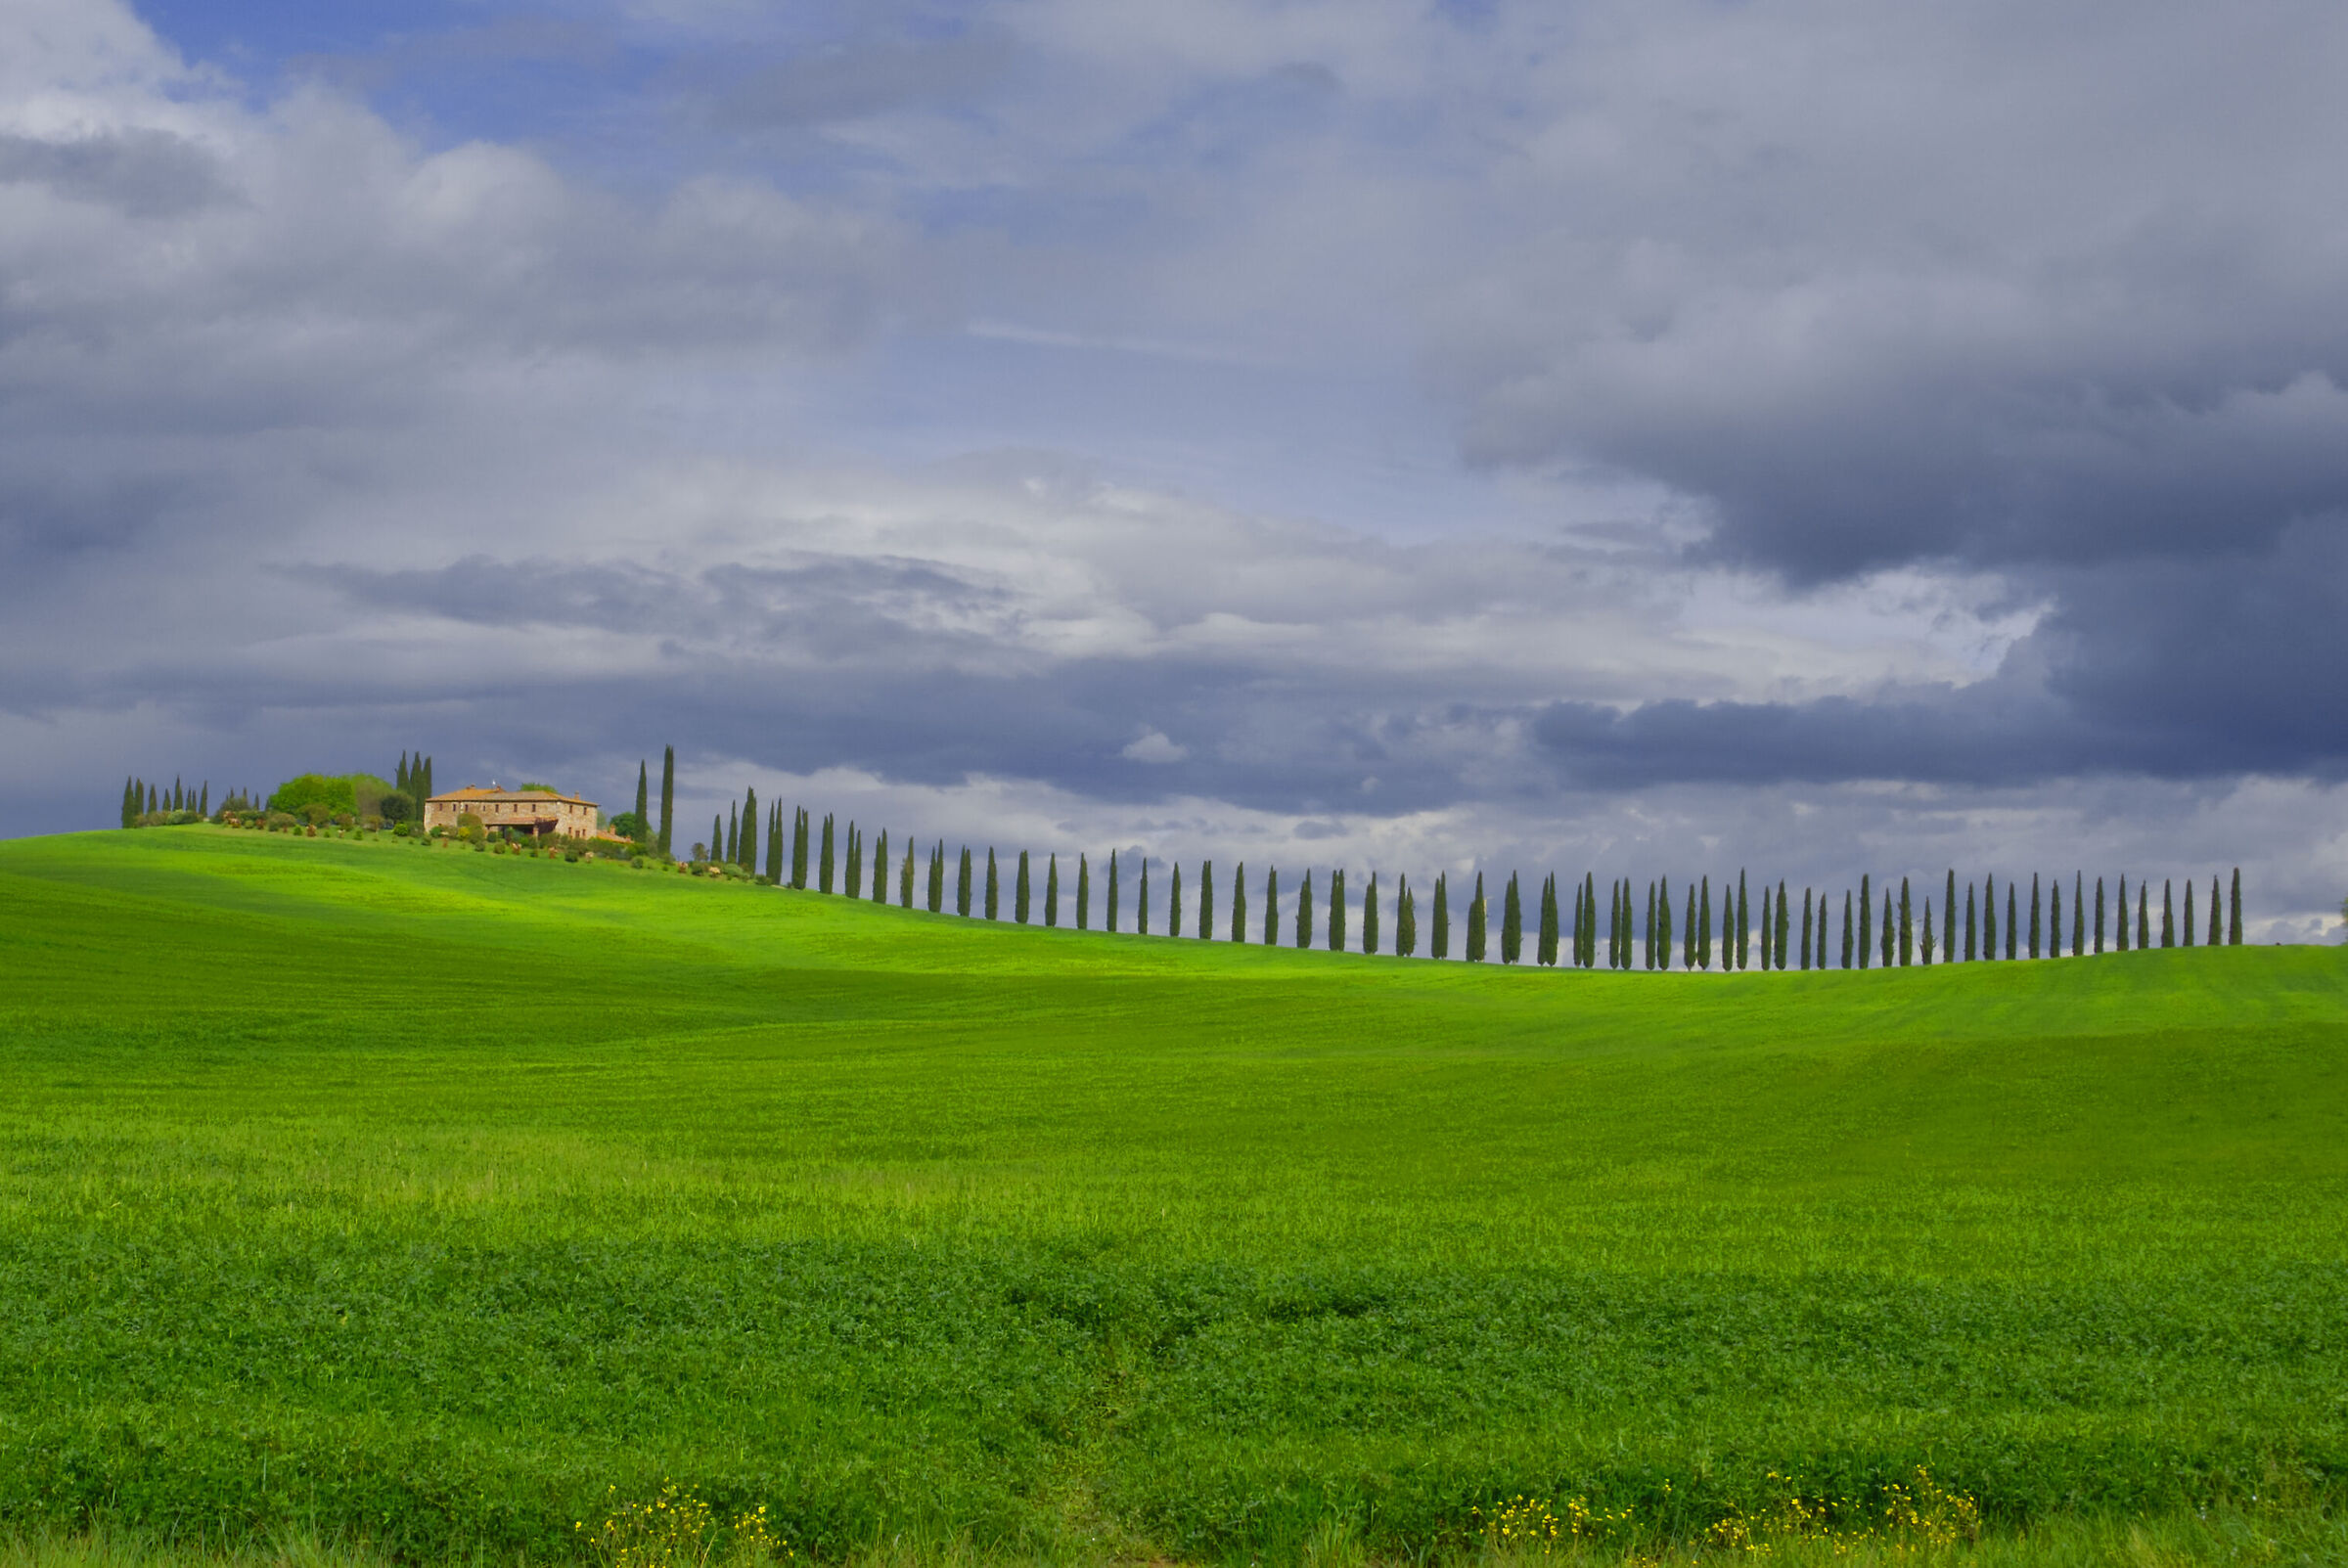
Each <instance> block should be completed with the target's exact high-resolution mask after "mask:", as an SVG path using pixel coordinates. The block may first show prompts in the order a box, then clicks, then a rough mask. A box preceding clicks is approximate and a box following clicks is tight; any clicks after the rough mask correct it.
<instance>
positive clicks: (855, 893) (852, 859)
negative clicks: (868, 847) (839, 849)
mask: <svg viewBox="0 0 2348 1568" xmlns="http://www.w3.org/2000/svg"><path fill="white" fill-rule="evenodd" d="M839 890H840V893H841V894H842V895H843V896H845V897H848V898H862V897H864V834H863V833H862V832H860V831H858V830H857V828H856V825H855V823H853V822H850V823H849V824H848V843H847V853H846V854H845V855H844V856H842V857H841V858H840V863H839Z"/></svg>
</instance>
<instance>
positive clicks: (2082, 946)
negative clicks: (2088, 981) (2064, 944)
mask: <svg viewBox="0 0 2348 1568" xmlns="http://www.w3.org/2000/svg"><path fill="white" fill-rule="evenodd" d="M2086 951H2087V874H2086V873H2085V872H2074V873H2072V874H2071V957H2072V958H2077V957H2078V956H2079V955H2080V954H2082V953H2085V952H2086Z"/></svg>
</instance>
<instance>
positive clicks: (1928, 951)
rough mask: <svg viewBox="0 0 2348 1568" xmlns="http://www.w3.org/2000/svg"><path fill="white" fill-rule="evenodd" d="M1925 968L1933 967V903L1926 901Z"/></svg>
mask: <svg viewBox="0 0 2348 1568" xmlns="http://www.w3.org/2000/svg"><path fill="white" fill-rule="evenodd" d="M1923 954H1924V967H1925V968H1927V969H1928V968H1930V967H1932V901H1931V900H1930V899H1928V898H1927V899H1925V900H1924V946H1923Z"/></svg>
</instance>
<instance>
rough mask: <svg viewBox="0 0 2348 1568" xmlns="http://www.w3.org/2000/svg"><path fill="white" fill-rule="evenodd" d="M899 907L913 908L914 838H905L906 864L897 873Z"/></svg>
mask: <svg viewBox="0 0 2348 1568" xmlns="http://www.w3.org/2000/svg"><path fill="white" fill-rule="evenodd" d="M897 907H898V908H899V909H911V908H913V840H912V839H910V838H908V839H906V840H905V865H904V868H903V869H902V870H900V871H899V872H898V873H897Z"/></svg>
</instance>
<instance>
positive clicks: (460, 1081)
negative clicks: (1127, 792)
mask: <svg viewBox="0 0 2348 1568" xmlns="http://www.w3.org/2000/svg"><path fill="white" fill-rule="evenodd" d="M0 955H5V965H6V967H5V975H6V984H5V988H4V989H0V1520H7V1521H13V1522H15V1523H16V1524H17V1525H19V1526H20V1527H23V1526H29V1525H38V1524H40V1523H43V1522H55V1523H56V1524H59V1525H61V1526H64V1527H66V1528H78V1527H80V1526H82V1525H85V1524H87V1523H88V1522H90V1521H93V1520H96V1521H102V1522H108V1521H111V1522H113V1523H114V1524H118V1525H121V1526H125V1527H129V1528H133V1529H140V1530H150V1531H157V1532H163V1533H170V1532H175V1531H176V1532H185V1533H196V1534H203V1535H204V1536H205V1537H206V1538H209V1539H225V1540H232V1541H233V1540H235V1539H239V1538H241V1537H243V1536H246V1535H248V1534H249V1533H251V1532H254V1531H266V1530H268V1529H270V1528H273V1527H276V1526H279V1525H283V1524H288V1523H291V1524H294V1525H297V1526H300V1527H302V1528H306V1529H309V1530H313V1531H317V1532H320V1533H323V1534H327V1535H349V1536H355V1537H359V1538H363V1539H365V1540H368V1541H370V1542H373V1543H376V1544H377V1545H378V1546H381V1547H382V1548H384V1549H387V1550H391V1551H396V1552H402V1553H406V1554H409V1555H412V1556H421V1557H431V1556H436V1555H439V1554H443V1553H448V1552H453V1551H473V1550H482V1551H488V1552H492V1553H497V1554H524V1555H529V1556H533V1557H540V1558H544V1557H562V1556H564V1555H578V1554H580V1553H581V1551H582V1549H583V1548H582V1547H581V1546H580V1544H579V1540H578V1536H577V1532H576V1530H575V1528H574V1526H575V1523H576V1522H577V1521H581V1520H591V1519H592V1517H593V1511H594V1510H595V1509H597V1508H598V1507H600V1506H602V1505H603V1504H604V1501H605V1500H606V1499H607V1497H610V1496H618V1497H631V1496H634V1497H644V1496H650V1495H651V1494H652V1493H653V1492H655V1490H657V1488H658V1487H659V1486H660V1484H661V1483H662V1482H663V1480H666V1479H674V1480H677V1481H679V1482H682V1483H686V1484H689V1485H691V1486H693V1487H694V1488H696V1489H697V1490H698V1491H699V1492H700V1495H701V1496H703V1497H705V1498H707V1499H709V1500H710V1501H713V1502H714V1503H716V1504H718V1505H719V1506H720V1507H721V1509H726V1510H731V1509H734V1508H738V1507H742V1506H747V1505H752V1504H755V1503H758V1502H763V1503H765V1504H766V1505H767V1506H768V1508H769V1511H770V1516H771V1517H772V1518H773V1519H774V1520H775V1521H776V1522H777V1524H778V1526H779V1527H780V1528H781V1529H782V1530H783V1531H784V1532H785V1533H787V1534H788V1535H789V1536H790V1539H791V1540H792V1541H793V1542H794V1543H795V1544H797V1545H798V1546H800V1547H801V1548H802V1550H813V1551H815V1552H816V1553H818V1554H819V1555H827V1556H830V1555H838V1554H841V1553H844V1552H847V1551H850V1550H852V1549H856V1548H860V1547H869V1546H872V1545H873V1544H875V1543H885V1542H890V1541H893V1540H900V1539H901V1540H905V1541H913V1542H926V1543H932V1544H935V1543H950V1542H961V1543H965V1544H967V1545H969V1546H974V1547H976V1548H977V1549H980V1550H982V1551H1001V1552H1011V1553H1032V1554H1039V1555H1053V1556H1059V1557H1063V1558H1065V1557H1081V1556H1085V1555H1088V1554H1098V1553H1100V1552H1104V1551H1109V1552H1129V1553H1137V1554H1140V1553H1148V1552H1152V1551H1155V1552H1163V1553H1168V1554H1173V1555H1177V1556H1183V1557H1210V1558H1211V1557H1228V1558H1231V1559H1234V1560H1242V1561H1244V1560H1249V1559H1250V1558H1254V1557H1258V1556H1263V1555H1270V1556H1273V1557H1279V1556H1292V1555H1293V1554H1295V1553H1296V1552H1298V1551H1299V1550H1301V1549H1303V1548H1304V1546H1306V1545H1307V1544H1308V1542H1311V1541H1314V1540H1320V1541H1324V1542H1326V1540H1327V1539H1328V1533H1329V1532H1330V1530H1331V1529H1332V1527H1334V1528H1341V1529H1342V1530H1344V1531H1347V1532H1350V1533H1351V1536H1352V1538H1353V1539H1356V1540H1358V1541H1361V1542H1364V1543H1367V1544H1368V1545H1369V1546H1372V1547H1374V1548H1376V1549H1378V1550H1382V1551H1391V1552H1397V1553H1410V1552H1416V1551H1421V1550H1424V1549H1427V1548H1430V1547H1431V1548H1434V1549H1436V1550H1438V1551H1440V1550H1441V1549H1443V1548H1445V1547H1447V1546H1456V1545H1458V1544H1461V1543H1463V1542H1468V1541H1470V1540H1473V1539H1474V1538H1475V1535H1476V1531H1477V1528H1478V1526H1477V1524H1476V1522H1475V1521H1476V1517H1477V1516H1476V1515H1475V1513H1474V1512H1473V1510H1474V1509H1476V1508H1477V1507H1479V1506H1481V1507H1484V1508H1487V1509H1488V1508H1490V1507H1491V1506H1492V1505H1493V1504H1494V1503H1495V1502H1496V1501H1500V1500H1505V1499H1507V1498H1511V1497H1513V1496H1516V1495H1518V1494H1524V1495H1527V1496H1531V1497H1535V1498H1541V1499H1549V1500H1555V1501H1557V1502H1558V1506H1559V1507H1560V1508H1562V1506H1563V1504H1564V1502H1565V1501H1566V1500H1569V1499H1574V1498H1582V1499H1586V1500H1588V1501H1589V1503H1590V1505H1591V1506H1592V1507H1593V1508H1594V1509H1596V1510H1600V1511H1605V1510H1610V1509H1611V1510H1620V1509H1628V1510H1630V1516H1631V1518H1632V1519H1634V1520H1635V1521H1637V1527H1638V1528H1640V1529H1643V1530H1663V1531H1666V1532H1670V1533H1674V1534H1676V1535H1678V1536H1680V1537H1681V1538H1683V1539H1693V1538H1695V1537H1698V1536H1700V1535H1701V1533H1702V1531H1703V1530H1704V1529H1705V1527H1706V1526H1707V1525H1709V1524H1711V1523H1712V1522H1714V1521H1716V1520H1718V1519H1720V1518H1721V1517H1722V1516H1723V1515H1724V1514H1726V1513H1729V1512H1732V1511H1734V1510H1736V1509H1738V1508H1740V1507H1741V1508H1747V1509H1754V1508H1760V1507H1764V1506H1766V1505H1767V1504H1769V1502H1770V1501H1771V1500H1772V1499H1776V1498H1780V1497H1782V1496H1783V1495H1784V1493H1785V1491H1786V1489H1787V1487H1788V1485H1789V1484H1791V1485H1795V1486H1798V1487H1799V1488H1800V1489H1802V1490H1804V1491H1805V1492H1807V1493H1810V1494H1813V1495H1824V1496H1852V1497H1861V1496H1865V1497H1874V1496H1875V1495H1877V1494H1876V1492H1875V1490H1874V1489H1877V1488H1879V1487H1880V1486H1881V1485H1882V1484H1884V1483H1887V1482H1899V1481H1903V1480H1906V1479H1908V1478H1910V1477H1912V1476H1913V1475H1914V1473H1915V1471H1916V1469H1917V1467H1918V1466H1919V1465H1921V1466H1928V1467H1929V1471H1930V1474H1931V1475H1932V1476H1933V1477H1934V1478H1935V1479H1936V1480H1937V1481H1938V1482H1939V1483H1942V1484H1944V1485H1946V1486H1948V1487H1951V1488H1954V1489H1957V1490H1958V1491H1961V1492H1964V1493H1967V1494H1970V1495H1971V1496H1973V1497H1974V1498H1976V1499H1977V1500H1978V1501H1979V1505H1980V1507H1981V1509H1982V1511H1983V1513H1984V1515H1985V1516H1986V1517H1987V1519H1988V1520H1989V1521H1990V1523H1991V1526H1992V1528H1993V1530H2008V1531H2010V1530H2011V1529H2012V1528H2014V1527H2017V1526H2024V1525H2029V1524H2032V1523H2033V1522H2034V1521H2046V1520H2049V1519H2060V1518H2066V1517H2070V1518H2075V1517H2079V1516H2083V1515H2092V1516H2118V1515H2124V1514H2125V1515H2133V1514H2136V1513H2139V1512H2149V1513H2154V1514H2164V1513H2180V1512H2183V1511H2186V1510H2190V1509H2192V1508H2196V1507H2199V1506H2201V1505H2204V1504H2208V1503H2211V1502H2213V1501H2214V1502H2220V1503H2224V1502H2228V1501H2238V1500H2241V1499H2246V1498H2247V1497H2249V1496H2250V1495H2251V1494H2253V1493H2261V1495H2262V1496H2266V1497H2270V1498H2271V1497H2273V1496H2274V1495H2276V1494H2277V1492H2278V1491H2279V1490H2280V1492H2281V1493H2282V1494H2283V1495H2285V1496H2287V1497H2289V1498H2291V1499H2293V1500H2295V1505H2301V1506H2304V1507H2306V1508H2311V1509H2314V1510H2317V1511H2318V1512H2322V1511H2324V1510H2326V1509H2336V1507H2337V1505H2338V1504H2339V1503H2340V1501H2342V1500H2343V1498H2348V1307H2344V1306H2343V1303H2344V1302H2348V957H2344V956H2343V955H2342V954H2341V953H2339V952H2336V951H2319V950H2309V949H2253V948H2215V949H2210V948H2202V949H2192V950H2181V951H2157V952H2150V953H2135V954H2129V955H2124V956H2111V957H2105V958H2100V959H2092V960H2063V961H2059V962H2050V963H2000V964H1980V965H1964V966H1958V967H1947V966H1942V967H1936V968H1932V969H1928V970H1927V969H1908V970H1901V971H1894V972H1889V973H1886V972H1874V973H1862V974H1848V973H1822V974H1799V973H1796V974H1784V975H1763V974H1759V973H1752V974H1747V975H1739V976H1735V977H1728V976H1720V975H1696V976H1691V975H1685V974H1676V973H1675V974H1667V975H1660V976H1658V975H1648V974H1637V973H1635V974H1615V973H1609V972H1604V971H1573V970H1565V971H1556V970H1535V969H1526V968H1518V969H1507V970H1504V969H1502V968H1501V967H1499V966H1498V965H1491V966H1483V967H1477V968H1473V969H1471V968H1469V967H1468V966H1466V965H1462V964H1436V963H1426V962H1408V961H1400V960H1381V959H1364V958H1360V957H1347V956H1332V955H1329V954H1326V953H1309V954H1299V953H1294V952H1287V951H1276V950H1267V949H1265V948H1262V947H1260V946H1253V945H1249V946H1237V945H1233V944H1229V943H1213V944H1204V943H1199V942H1196V941H1189V940H1184V941H1170V940H1166V939H1163V938H1136V937H1108V936H1104V935H1099V934H1092V935H1082V934H1078V933H1074V932H1067V931H1045V930H1041V929H1037V928H1017V927H1013V926H1010V925H989V924H986V923H984V922H980V921H968V920H960V919H956V918H952V917H950V916H949V917H937V916H930V915H927V914H921V913H908V912H904V911H898V910H892V909H885V908H877V907H875V906H872V905H870V904H852V903H849V902H848V901H846V900H843V899H838V898H828V897H824V896H821V895H817V894H811V893H790V892H780V891H775V890H770V889H759V888H752V887H745V886H721V885H714V884H710V883H707V882H700V881H694V880H689V879H687V878H684V877H677V876H666V875H656V874H648V873H642V872H634V871H630V870H627V869H625V868H622V867H619V866H616V865H608V864H607V865H589V864H581V865H570V864H565V863H563V862H561V861H555V860H532V859H519V858H512V857H499V856H488V855H475V854H472V853H467V852H460V851H453V850H449V849H426V848H421V847H417V846H415V845H412V844H409V843H404V842H397V841H393V840H387V839H386V840H381V841H368V842H345V841H340V840H334V839H317V840H311V839H299V838H292V837H277V836H267V835H261V834H254V833H233V832H226V831H220V830H215V829H162V830H150V831H143V832H113V833H105V834H88V835H79V836H72V837H62V838H49V839H38V840H23V841H18V842H13V843H7V844H0ZM1785 1476H1790V1477H1793V1478H1794V1480H1793V1482H1792V1483H1788V1482H1786V1481H1784V1480H1782V1479H1780V1477H1785ZM609 1488H616V1489H617V1492H616V1494H613V1493H610V1492H608V1490H607V1489H609ZM2261 1489H2264V1491H2263V1493H2262V1492H2261Z"/></svg>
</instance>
